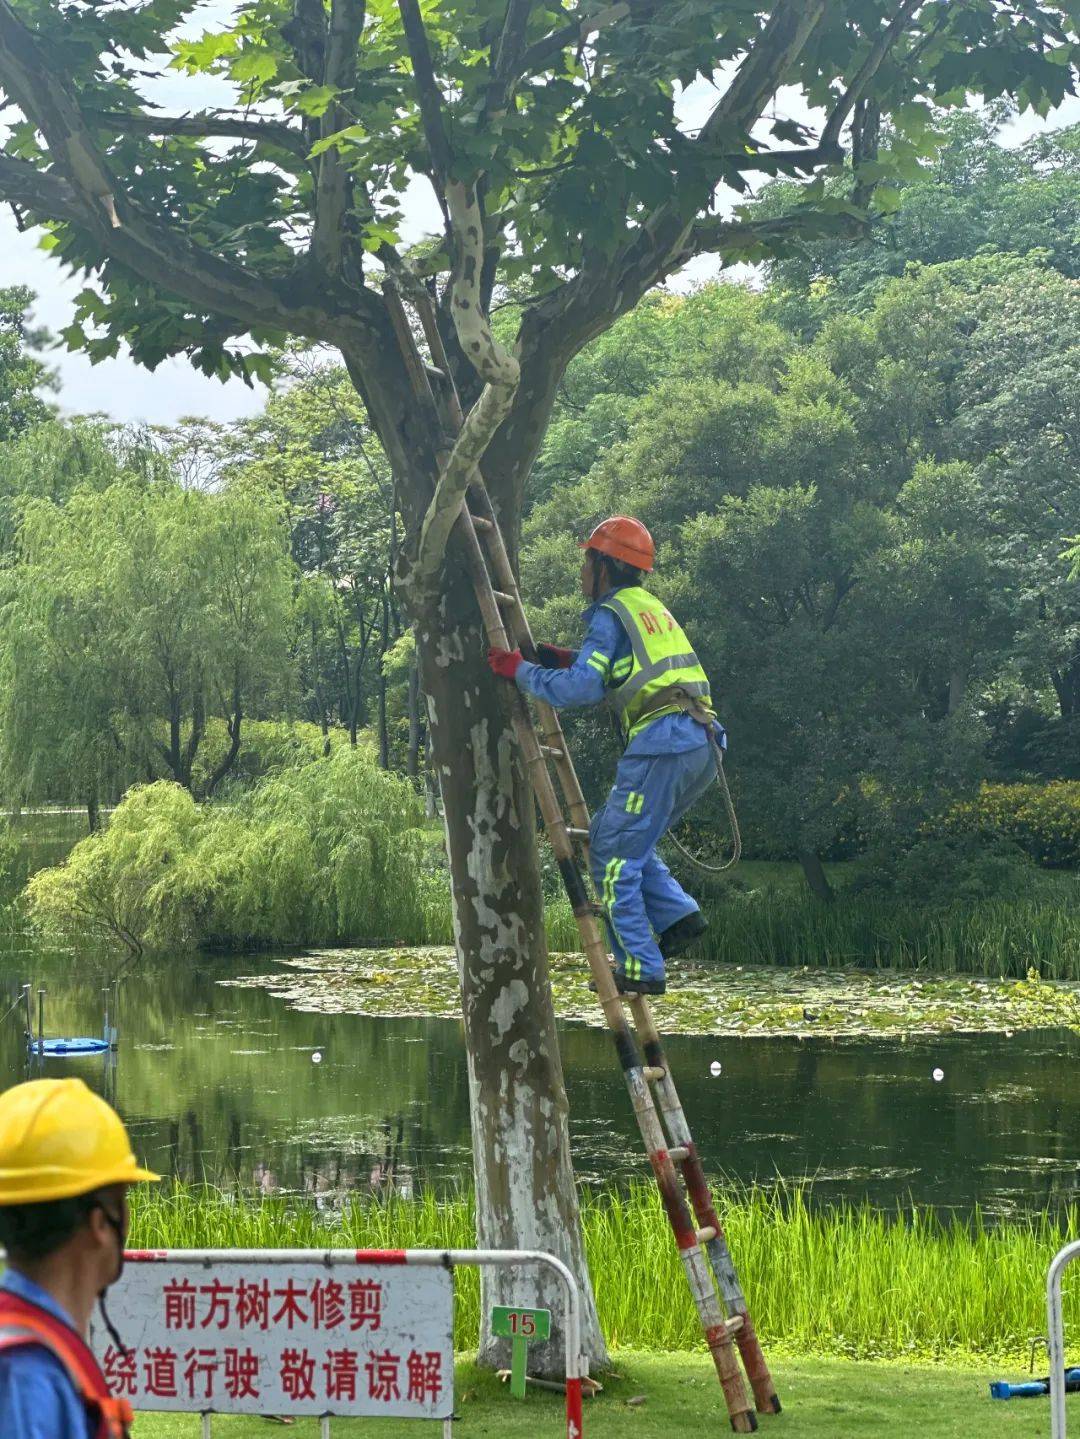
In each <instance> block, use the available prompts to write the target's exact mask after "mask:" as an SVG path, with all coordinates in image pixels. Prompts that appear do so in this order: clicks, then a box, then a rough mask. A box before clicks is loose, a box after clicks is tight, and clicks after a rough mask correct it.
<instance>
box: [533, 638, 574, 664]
mask: <svg viewBox="0 0 1080 1439" xmlns="http://www.w3.org/2000/svg"><path fill="white" fill-rule="evenodd" d="M536 658H537V659H538V660H539V662H540V664H542V665H543V667H544V669H546V670H568V669H569V668H570V666H571V665H572V664H573V663H574V651H573V650H564V649H563V647H562V645H545V644H538V645H537V646H536Z"/></svg>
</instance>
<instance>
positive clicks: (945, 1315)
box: [132, 1186, 1080, 1361]
mask: <svg viewBox="0 0 1080 1439" xmlns="http://www.w3.org/2000/svg"><path fill="white" fill-rule="evenodd" d="M812 1198H813V1196H812V1191H807V1190H805V1189H800V1188H790V1189H789V1188H777V1189H775V1190H762V1189H754V1190H748V1191H740V1190H738V1189H734V1190H731V1191H729V1192H728V1194H727V1195H726V1196H725V1199H724V1202H723V1204H722V1206H721V1215H720V1217H721V1221H722V1223H723V1225H724V1229H725V1232H726V1233H727V1236H728V1241H729V1243H730V1245H731V1249H732V1253H733V1254H735V1255H736V1256H737V1259H738V1265H739V1274H740V1277H741V1279H742V1281H743V1284H744V1286H745V1288H746V1291H747V1293H748V1294H750V1295H752V1296H753V1304H754V1322H755V1324H756V1326H757V1329H758V1332H759V1333H760V1335H761V1337H762V1339H763V1341H764V1342H765V1343H766V1345H777V1344H779V1345H783V1346H785V1347H786V1346H791V1347H793V1348H796V1349H797V1350H798V1351H799V1352H800V1353H806V1354H843V1355H848V1356H859V1357H867V1358H886V1357H888V1358H898V1357H915V1356H918V1355H926V1356H929V1355H932V1356H933V1357H935V1358H946V1357H950V1356H954V1357H955V1356H957V1355H965V1354H970V1355H974V1354H981V1355H988V1354H989V1355H995V1356H997V1357H999V1358H1009V1359H1012V1360H1013V1361H1015V1360H1016V1359H1017V1357H1018V1356H1019V1355H1020V1353H1022V1352H1023V1353H1024V1354H1026V1349H1027V1342H1028V1339H1029V1337H1030V1336H1031V1335H1032V1334H1037V1333H1039V1332H1040V1327H1041V1325H1042V1324H1043V1322H1044V1321H1045V1318H1046V1313H1045V1309H1044V1308H1043V1291H1044V1285H1045V1277H1046V1270H1047V1267H1048V1265H1049V1263H1050V1260H1051V1259H1052V1258H1053V1256H1054V1254H1055V1253H1056V1252H1057V1250H1058V1249H1059V1248H1060V1247H1061V1245H1062V1244H1064V1243H1066V1242H1067V1241H1068V1240H1070V1239H1073V1238H1075V1237H1076V1235H1077V1233H1078V1231H1080V1214H1078V1213H1077V1212H1076V1211H1075V1210H1067V1211H1065V1212H1064V1213H1062V1214H1060V1215H1050V1214H1047V1213H1045V1212H1042V1213H1039V1214H1037V1215H1033V1216H1032V1217H1030V1218H1027V1219H1020V1220H1013V1221H1010V1222H1008V1223H1002V1224H992V1223H990V1222H989V1221H988V1220H985V1219H984V1218H983V1217H982V1216H981V1215H978V1214H977V1215H976V1216H975V1218H974V1219H973V1220H972V1221H971V1222H970V1223H964V1222H962V1221H958V1220H951V1219H948V1218H945V1217H939V1216H938V1215H936V1214H934V1213H933V1212H932V1211H929V1210H925V1209H918V1210H913V1211H911V1212H910V1213H899V1214H896V1215H888V1214H883V1213H881V1212H880V1211H877V1210H873V1209H870V1208H869V1207H849V1206H836V1207H829V1206H822V1205H817V1204H814V1203H813V1202H812ZM583 1221H584V1228H585V1243H586V1249H587V1251H588V1253H589V1261H590V1269H591V1271H592V1275H593V1281H594V1284H595V1286H596V1299H597V1304H598V1306H599V1310H600V1323H601V1327H602V1328H603V1331H604V1333H605V1335H606V1336H607V1337H608V1340H609V1342H610V1343H612V1344H614V1345H618V1346H626V1347H630V1348H641V1349H650V1350H659V1351H669V1350H678V1349H690V1348H696V1347H697V1345H698V1344H699V1343H700V1329H699V1326H698V1322H697V1318H696V1316H695V1313H694V1309H693V1305H692V1303H691V1300H690V1296H689V1293H688V1291H687V1289H686V1286H685V1284H684V1283H683V1282H682V1278H681V1274H680V1270H679V1256H678V1251H677V1249H676V1248H675V1246H674V1245H673V1244H672V1242H671V1231H670V1228H669V1226H668V1223H667V1220H666V1219H665V1217H664V1213H663V1210H662V1209H661V1207H660V1202H659V1200H658V1198H657V1195H656V1191H655V1189H653V1188H652V1187H651V1186H650V1187H645V1186H641V1187H635V1188H632V1189H631V1190H629V1192H627V1193H625V1194H617V1193H616V1194H602V1195H597V1196H590V1195H586V1196H585V1199H584V1204H583ZM474 1232H475V1231H474V1218H473V1211H472V1204H471V1202H470V1201H469V1200H467V1199H464V1198H463V1199H461V1200H456V1201H449V1202H446V1203H439V1202H438V1201H437V1200H436V1199H435V1198H434V1197H432V1196H430V1195H427V1196H425V1197H424V1198H422V1199H420V1200H418V1201H416V1202H415V1203H408V1202H403V1201H396V1202H392V1203H390V1204H388V1205H386V1206H383V1205H376V1204H359V1203H357V1204H351V1205H348V1206H346V1208H345V1209H344V1211H343V1212H342V1213H341V1214H340V1216H336V1217H334V1218H328V1216H327V1215H326V1213H325V1212H324V1211H320V1210H316V1209H315V1208H314V1207H313V1206H311V1205H310V1204H307V1203H304V1202H291V1201H289V1200H284V1199H281V1200H279V1199H262V1200H245V1199H243V1198H242V1197H240V1196H237V1195H234V1194H229V1193H224V1194H217V1193H215V1192H214V1191H201V1190H189V1189H184V1188H180V1189H177V1190H173V1191H171V1192H170V1191H169V1190H168V1189H166V1190H164V1191H163V1192H156V1191H145V1192H144V1191H139V1192H137V1193H136V1195H135V1204H134V1218H133V1227H132V1239H133V1243H134V1244H136V1245H139V1246H146V1247H147V1248H168V1247H172V1248H184V1249H186V1248H193V1249H194V1248H217V1247H222V1248H229V1247H237V1248H268V1249H277V1248H293V1247H295V1248H323V1247H326V1246H334V1245H336V1246H340V1247H342V1248H350V1249H351V1248H400V1247H412V1246H415V1247H417V1248H433V1249H445V1248H468V1247H469V1246H470V1244H471V1243H472V1235H473V1234H474ZM455 1292H456V1302H457V1311H456V1317H455V1332H456V1336H457V1343H458V1347H459V1348H464V1347H466V1346H467V1345H468V1344H470V1343H471V1342H472V1340H473V1336H475V1334H476V1333H477V1328H478V1325H479V1320H480V1315H479V1312H478V1305H479V1284H478V1281H477V1275H476V1273H475V1271H472V1272H469V1271H463V1272H461V1273H459V1274H458V1276H457V1279H456V1282H455ZM658 1293H662V1294H663V1295H664V1296H665V1302H664V1303H663V1304H657V1303H656V1302H655V1301H656V1295H657V1294H658ZM1076 1323H1080V1297H1078V1296H1077V1294H1076V1293H1075V1291H1071V1290H1070V1291H1068V1292H1067V1294H1066V1302H1065V1324H1066V1328H1068V1327H1069V1326H1070V1325H1075V1324H1076Z"/></svg>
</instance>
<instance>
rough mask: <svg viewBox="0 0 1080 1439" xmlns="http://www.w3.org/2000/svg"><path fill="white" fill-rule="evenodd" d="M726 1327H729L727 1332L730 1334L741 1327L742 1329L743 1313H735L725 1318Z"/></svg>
mask: <svg viewBox="0 0 1080 1439" xmlns="http://www.w3.org/2000/svg"><path fill="white" fill-rule="evenodd" d="M724 1327H725V1328H726V1329H727V1332H728V1333H729V1334H734V1333H735V1332H736V1331H737V1330H739V1329H741V1328H742V1327H743V1317H742V1315H741V1314H733V1315H732V1316H731V1318H730V1319H725V1320H724Z"/></svg>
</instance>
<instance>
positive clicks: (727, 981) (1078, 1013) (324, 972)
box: [220, 948, 1080, 1038]
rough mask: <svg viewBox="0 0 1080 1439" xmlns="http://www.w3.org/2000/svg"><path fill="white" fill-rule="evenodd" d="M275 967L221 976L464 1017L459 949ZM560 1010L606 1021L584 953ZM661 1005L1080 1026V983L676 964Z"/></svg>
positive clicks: (713, 1027) (783, 1021)
mask: <svg viewBox="0 0 1080 1439" xmlns="http://www.w3.org/2000/svg"><path fill="white" fill-rule="evenodd" d="M278 963H279V967H278V968H277V969H276V970H274V971H273V972H271V973H266V974H257V975H246V976H242V977H240V978H238V979H230V980H222V981H220V983H222V984H226V985H235V986H238V987H244V988H257V989H266V990H268V991H269V992H270V993H271V994H273V995H275V996H276V997H277V998H279V999H283V1000H284V1001H285V1002H286V1003H287V1004H288V1005H290V1007H291V1008H293V1009H297V1010H304V1011H307V1012H310V1013H316V1014H368V1015H380V1016H384V1017H387V1018H390V1017H396V1018H416V1017H428V1018H438V1019H458V1018H460V1016H461V1003H460V998H459V994H458V970H457V960H456V958H455V955H454V951H453V950H452V949H441V948H429V949H323V950H313V951H311V952H310V953H309V954H304V955H299V956H290V957H289V958H287V959H282V960H280V961H279V962H278ZM551 979H552V992H553V994H554V997H555V1009H556V1013H557V1014H558V1015H559V1017H560V1018H561V1019H563V1020H567V1021H571V1022H575V1023H581V1024H589V1025H596V1026H600V1025H602V1024H603V1016H602V1015H601V1012H600V1008H599V1006H598V1004H597V1002H596V996H595V995H594V994H592V993H591V992H590V991H589V988H588V980H589V971H588V968H587V966H586V964H585V961H584V959H583V958H582V956H581V955H577V954H555V955H552V957H551ZM669 983H670V986H671V987H670V988H669V990H668V993H667V994H666V995H665V996H664V998H663V999H660V1000H657V1001H656V1002H655V1005H654V1012H655V1014H656V1017H657V1020H658V1022H659V1024H660V1027H661V1028H662V1029H663V1030H664V1032H665V1033H667V1034H708V1035H759V1036H762V1037H766V1036H771V1035H802V1036H812V1035H829V1036H835V1035H860V1034H873V1035H879V1036H880V1035H889V1034H893V1035H896V1036H897V1037H898V1038H903V1037H906V1036H907V1035H912V1034H978V1033H993V1032H1001V1031H1013V1030H1018V1029H1061V1028H1068V1029H1073V1030H1076V1031H1077V1032H1080V985H1076V984H1065V983H1053V982H1050V981H1047V980H1040V979H1039V978H1038V977H1037V976H1036V975H1035V974H1034V973H1032V974H1030V975H1029V976H1028V978H1027V979H1023V980H990V979H971V978H966V977H959V976H948V975H930V974H921V973H920V974H913V973H909V972H904V971H895V972H892V973H890V974H888V975H882V973H881V972H880V971H875V972H873V973H866V972H864V971H861V970H834V969H833V970H822V969H808V968H803V969H780V968H762V969H750V968H746V967H744V966H741V965H740V966H739V967H737V968H732V967H731V966H726V965H707V966H706V965H683V966H681V967H673V972H672V974H671V975H670V977H669Z"/></svg>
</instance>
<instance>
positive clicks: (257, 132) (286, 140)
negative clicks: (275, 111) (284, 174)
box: [83, 110, 307, 156]
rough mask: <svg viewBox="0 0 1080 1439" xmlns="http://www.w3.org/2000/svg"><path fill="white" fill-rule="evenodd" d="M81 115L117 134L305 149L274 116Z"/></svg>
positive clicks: (296, 135) (104, 112)
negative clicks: (226, 139)
mask: <svg viewBox="0 0 1080 1439" xmlns="http://www.w3.org/2000/svg"><path fill="white" fill-rule="evenodd" d="M83 115H84V117H85V118H86V120H87V122H88V123H89V124H90V125H92V126H93V127H94V128H95V129H102V130H113V131H117V132H119V133H121V134H131V135H161V136H163V137H166V138H168V137H171V136H190V137H192V138H194V139H212V138H213V137H215V136H218V135H220V136H223V137H232V138H234V139H237V140H253V141H255V142H256V143H257V144H262V145H274V146H275V147H276V148H277V149H279V150H289V151H291V152H292V153H293V154H294V155H298V156H304V155H306V153H307V146H306V145H305V143H304V137H303V135H302V134H301V133H300V131H299V130H294V129H293V128H292V126H291V125H286V124H284V123H283V122H279V121H276V120H255V119H246V118H244V117H242V116H239V115H223V114H221V113H220V112H213V111H203V112H202V113H200V114H197V115H142V114H135V113H129V112H127V111H123V110H84V111H83Z"/></svg>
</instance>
